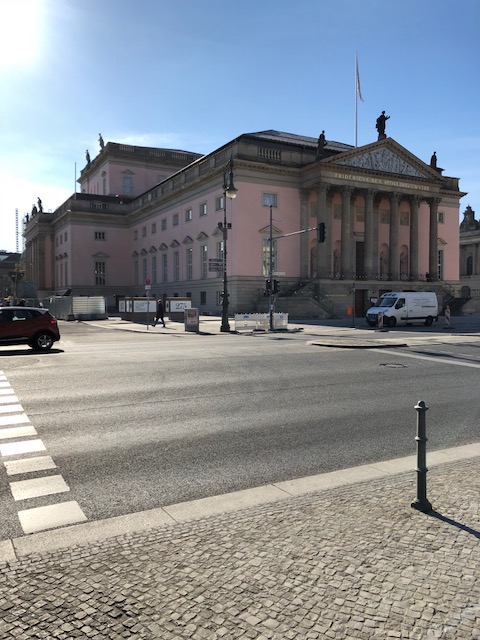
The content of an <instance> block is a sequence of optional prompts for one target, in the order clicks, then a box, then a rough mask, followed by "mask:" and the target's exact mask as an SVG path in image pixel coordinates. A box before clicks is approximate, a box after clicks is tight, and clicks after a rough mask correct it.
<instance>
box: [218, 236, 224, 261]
mask: <svg viewBox="0 0 480 640" xmlns="http://www.w3.org/2000/svg"><path fill="white" fill-rule="evenodd" d="M217 258H223V240H220V241H219V242H217Z"/></svg>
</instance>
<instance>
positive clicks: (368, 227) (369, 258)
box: [363, 189, 376, 278]
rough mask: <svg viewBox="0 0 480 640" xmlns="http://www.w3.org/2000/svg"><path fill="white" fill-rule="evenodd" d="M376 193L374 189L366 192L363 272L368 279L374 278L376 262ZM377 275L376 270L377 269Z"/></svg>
mask: <svg viewBox="0 0 480 640" xmlns="http://www.w3.org/2000/svg"><path fill="white" fill-rule="evenodd" d="M375 193H376V192H375V191H373V189H367V190H366V192H365V245H364V249H365V251H364V265H363V270H364V272H365V275H366V277H367V278H373V276H374V266H373V265H374V260H373V253H374V252H373V245H374V242H373V237H374V233H373V232H374V226H373V199H374V198H375ZM375 273H376V269H375Z"/></svg>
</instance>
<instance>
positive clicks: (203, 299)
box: [200, 291, 207, 305]
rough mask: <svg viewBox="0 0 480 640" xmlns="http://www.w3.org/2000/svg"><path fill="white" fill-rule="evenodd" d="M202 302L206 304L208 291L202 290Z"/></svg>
mask: <svg viewBox="0 0 480 640" xmlns="http://www.w3.org/2000/svg"><path fill="white" fill-rule="evenodd" d="M200 304H201V305H206V304H207V292H206V291H200Z"/></svg>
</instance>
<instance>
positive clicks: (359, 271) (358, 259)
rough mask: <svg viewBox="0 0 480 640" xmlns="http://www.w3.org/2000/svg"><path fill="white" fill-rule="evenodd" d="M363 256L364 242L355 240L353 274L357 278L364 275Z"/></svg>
mask: <svg viewBox="0 0 480 640" xmlns="http://www.w3.org/2000/svg"><path fill="white" fill-rule="evenodd" d="M364 257H365V243H364V242H356V243H355V274H356V277H357V278H361V277H363V276H364V275H365V267H364V264H365V263H364Z"/></svg>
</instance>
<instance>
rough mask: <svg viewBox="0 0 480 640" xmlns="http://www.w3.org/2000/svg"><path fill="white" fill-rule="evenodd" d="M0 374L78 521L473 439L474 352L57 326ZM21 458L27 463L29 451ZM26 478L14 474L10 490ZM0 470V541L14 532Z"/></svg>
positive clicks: (3, 364) (478, 358) (6, 361)
mask: <svg viewBox="0 0 480 640" xmlns="http://www.w3.org/2000/svg"><path fill="white" fill-rule="evenodd" d="M61 330H62V341H61V342H60V343H59V345H58V349H56V350H53V351H52V352H51V353H48V354H40V355H38V354H35V353H33V352H32V351H30V350H29V349H27V348H23V347H19V348H18V349H17V348H10V349H7V348H1V349H0V369H1V370H3V372H4V373H5V375H6V377H7V379H8V381H9V383H10V384H11V386H12V387H13V389H14V391H15V393H16V395H17V397H18V400H19V402H20V403H21V404H22V406H23V409H24V410H25V412H26V414H27V415H28V418H29V419H30V421H31V423H32V425H34V427H35V429H36V431H37V433H38V437H39V438H41V439H42V442H43V443H44V445H45V447H46V453H47V454H48V455H49V456H51V458H52V459H53V460H54V462H55V464H56V469H55V470H52V471H51V472H43V475H45V473H47V474H48V473H51V474H52V475H53V474H58V473H60V474H61V475H62V477H63V479H64V480H65V482H66V483H67V485H68V487H69V489H70V491H69V492H68V498H65V497H63V498H62V499H68V500H75V501H77V502H78V504H79V505H80V506H81V509H82V510H83V512H84V514H85V516H86V517H87V518H88V520H96V519H103V518H109V517H112V516H117V515H123V514H129V513H133V512H137V511H143V510H146V509H150V508H155V507H159V506H162V505H168V504H174V503H177V502H182V501H185V500H191V499H195V498H200V497H205V496H210V495H216V494H220V493H224V492H229V491H236V490H240V489H245V488H248V487H254V486H259V485H263V484H266V483H272V482H276V481H281V480H287V479H292V478H297V477H302V476H308V475H313V474H318V473H323V472H326V471H332V470H335V469H341V468H346V467H351V466H354V465H359V464H365V463H369V462H374V461H378V460H386V459H391V458H396V457H400V456H404V455H412V454H413V453H415V440H414V438H415V429H416V418H417V413H416V411H415V409H414V406H415V404H416V403H417V401H418V400H420V399H422V400H425V401H426V403H427V405H428V406H429V410H428V412H427V435H428V438H429V443H428V446H429V447H430V448H431V449H442V448H446V447H451V446H457V445H462V444H468V443H470V442H476V441H478V439H479V427H478V425H479V414H480V408H479V406H478V401H477V391H476V389H477V381H478V379H479V371H478V369H479V368H480V340H479V338H478V337H473V336H472V337H470V336H466V337H465V340H464V341H461V342H457V343H452V344H450V343H449V342H448V341H447V340H445V341H444V342H442V343H441V344H429V343H425V344H416V345H415V346H411V347H408V348H401V349H399V348H397V349H389V350H386V351H382V350H370V349H369V350H361V349H337V348H331V347H330V348H328V347H318V346H314V345H312V344H310V343H309V341H310V340H311V339H312V336H310V335H302V334H296V335H291V334H288V335H281V336H272V335H269V334H267V335H241V336H238V335H222V334H220V335H212V336H197V335H189V334H177V335H170V336H168V335H159V334H156V333H154V332H152V333H151V334H148V333H136V334H132V333H126V332H120V331H115V330H108V329H104V328H96V327H91V326H88V325H85V324H77V323H62V324H61ZM31 455H33V454H31ZM27 477H28V478H30V477H31V475H28V476H27V475H25V476H22V475H20V476H16V477H15V480H22V479H26V478H27ZM10 481H11V478H8V477H7V475H6V473H5V470H4V468H3V467H0V514H1V516H2V519H1V520H2V528H1V538H2V539H5V538H9V537H14V536H18V535H23V531H22V529H21V527H20V524H19V520H18V511H19V510H20V509H25V508H26V507H27V506H28V508H34V507H39V506H44V505H49V504H54V503H55V501H58V499H59V498H58V495H46V496H41V497H34V498H30V499H28V500H16V501H15V500H13V498H12V493H11V491H10V488H9V482H10Z"/></svg>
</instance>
